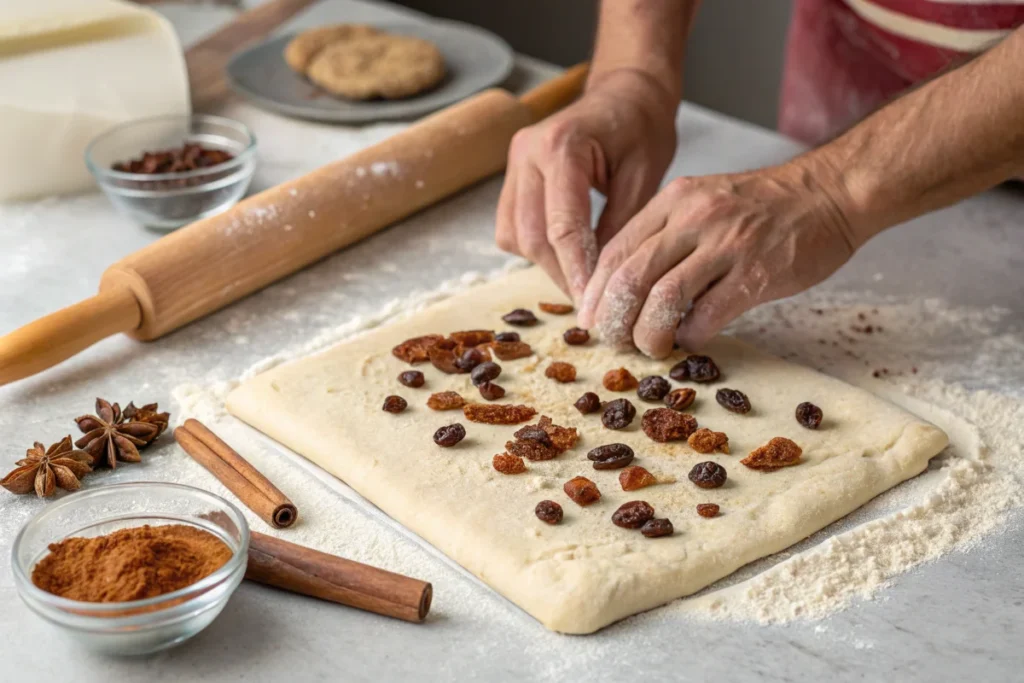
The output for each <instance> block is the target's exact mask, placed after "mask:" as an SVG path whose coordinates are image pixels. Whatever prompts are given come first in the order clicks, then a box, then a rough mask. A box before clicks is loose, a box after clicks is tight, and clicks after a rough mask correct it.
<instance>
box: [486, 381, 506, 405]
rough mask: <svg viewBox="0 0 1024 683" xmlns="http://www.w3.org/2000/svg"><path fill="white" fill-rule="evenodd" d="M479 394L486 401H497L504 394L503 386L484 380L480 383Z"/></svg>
mask: <svg viewBox="0 0 1024 683" xmlns="http://www.w3.org/2000/svg"><path fill="white" fill-rule="evenodd" d="M480 395H481V396H483V397H484V398H485V399H486V400H488V401H497V400H498V399H499V398H501V397H502V396H504V395H505V387H503V386H501V385H500V384H495V383H494V382H484V383H483V384H481V385H480Z"/></svg>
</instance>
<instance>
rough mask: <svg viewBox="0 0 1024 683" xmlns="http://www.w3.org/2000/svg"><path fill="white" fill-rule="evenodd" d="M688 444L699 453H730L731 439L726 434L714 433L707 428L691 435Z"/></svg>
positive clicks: (702, 428)
mask: <svg viewBox="0 0 1024 683" xmlns="http://www.w3.org/2000/svg"><path fill="white" fill-rule="evenodd" d="M687 443H689V444H690V448H692V449H693V450H695V451H697V452H698V453H714V452H715V451H719V452H721V453H728V452H729V437H728V436H726V435H725V432H713V431H711V430H710V429H707V428H705V427H701V428H700V429H698V430H697V431H695V432H694V433H693V434H690V438H689V439H688V440H687Z"/></svg>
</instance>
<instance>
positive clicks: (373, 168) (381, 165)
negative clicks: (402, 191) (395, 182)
mask: <svg viewBox="0 0 1024 683" xmlns="http://www.w3.org/2000/svg"><path fill="white" fill-rule="evenodd" d="M401 171H402V167H401V166H400V165H399V164H398V162H397V161H375V162H374V163H372V164H370V173H372V174H373V175H375V176H377V177H378V178H383V177H386V176H392V177H396V178H397V177H398V175H399V174H400V173H401Z"/></svg>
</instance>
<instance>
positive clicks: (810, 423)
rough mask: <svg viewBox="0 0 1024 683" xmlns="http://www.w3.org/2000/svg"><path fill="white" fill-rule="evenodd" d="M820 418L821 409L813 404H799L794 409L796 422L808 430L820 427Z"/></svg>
mask: <svg viewBox="0 0 1024 683" xmlns="http://www.w3.org/2000/svg"><path fill="white" fill-rule="evenodd" d="M822 417H823V415H822V412H821V408H819V407H818V406H816V405H814V404H813V403H801V404H800V405H798V406H797V407H796V421H797V422H799V423H800V424H801V425H803V426H804V427H807V428H808V429H817V428H818V427H820V426H821V418H822Z"/></svg>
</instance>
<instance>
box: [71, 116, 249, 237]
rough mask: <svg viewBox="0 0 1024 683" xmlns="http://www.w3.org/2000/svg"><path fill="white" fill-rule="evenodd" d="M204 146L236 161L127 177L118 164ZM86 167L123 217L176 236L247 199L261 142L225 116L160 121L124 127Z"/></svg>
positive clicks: (101, 143) (100, 141)
mask: <svg viewBox="0 0 1024 683" xmlns="http://www.w3.org/2000/svg"><path fill="white" fill-rule="evenodd" d="M185 143H195V144H201V145H202V146H203V147H206V148H210V149H219V150H223V151H225V152H229V153H231V154H232V155H233V156H234V158H233V159H231V160H230V161H225V162H224V163H222V164H216V165H214V166H209V167H206V168H200V169H196V170H194V171H182V172H177V173H153V174H145V173H128V172H125V171H115V170H114V169H113V168H112V167H113V165H114V164H116V163H118V162H126V161H129V160H131V159H135V158H138V157H141V156H142V155H143V154H144V153H145V152H157V151H162V150H167V149H175V148H180V147H182V146H183V145H184V144H185ZM85 165H86V166H87V167H88V168H89V172H90V173H92V175H93V177H94V178H95V179H96V182H97V183H99V186H100V188H101V189H102V190H103V192H104V193H105V194H106V195H107V197H108V198H109V199H110V201H111V202H112V203H113V204H114V206H115V207H116V208H117V210H118V211H120V212H121V213H123V214H124V215H126V216H128V217H130V218H132V219H133V220H134V221H135V222H136V223H139V224H140V225H143V226H146V227H149V228H155V229H157V230H174V229H175V228H179V227H181V226H183V225H186V224H188V223H191V222H193V221H197V220H199V219H200V218H205V217H207V216H212V215H213V214H216V213H220V212H221V211H224V210H225V209H227V208H229V207H231V206H233V205H234V204H235V203H236V202H238V200H239V199H241V198H242V197H243V196H245V191H246V190H247V189H249V182H250V181H251V180H252V174H253V171H254V170H255V168H256V138H255V136H254V135H253V134H252V132H251V131H250V130H249V128H248V127H247V126H246V125H245V124H243V123H239V122H238V121H232V120H231V119H226V118H223V117H220V116H206V115H201V114H196V115H192V116H156V117H153V118H148V119H139V120H136V121H129V122H127V123H122V124H120V125H118V126H115V127H114V128H111V129H110V130H108V131H107V132H105V133H103V134H102V135H100V136H99V137H97V138H96V139H95V140H93V141H92V142H91V143H89V146H88V147H87V148H86V150H85Z"/></svg>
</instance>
